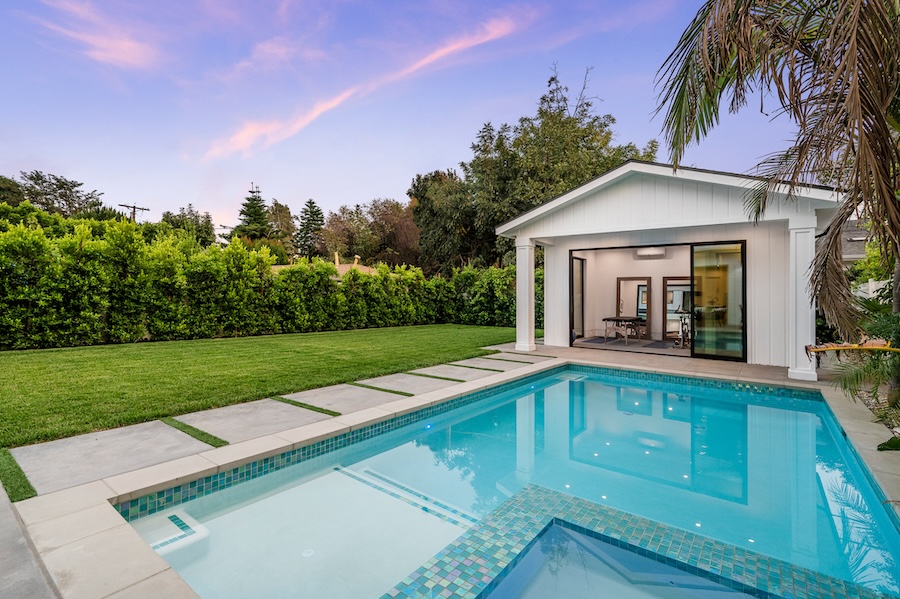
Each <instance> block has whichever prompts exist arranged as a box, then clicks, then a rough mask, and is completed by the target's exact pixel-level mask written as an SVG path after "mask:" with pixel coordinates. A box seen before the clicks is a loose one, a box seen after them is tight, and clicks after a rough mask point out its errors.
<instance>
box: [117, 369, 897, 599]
mask: <svg viewBox="0 0 900 599" xmlns="http://www.w3.org/2000/svg"><path fill="white" fill-rule="evenodd" d="M685 380H686V379H680V380H679V379H676V378H673V377H669V379H667V380H665V381H657V380H652V377H647V378H635V377H632V376H630V375H629V374H628V373H626V372H622V373H620V374H609V373H602V374H594V373H593V372H592V371H590V369H579V368H577V367H576V368H572V369H569V370H565V371H554V373H553V374H550V375H548V376H546V377H543V378H541V379H538V380H530V381H529V382H528V383H527V384H523V385H519V386H517V387H515V388H513V389H511V390H506V391H503V392H502V393H498V394H496V395H494V396H492V397H489V398H487V399H483V400H480V401H478V402H475V403H473V404H471V405H468V406H466V407H463V408H460V409H457V410H454V411H452V412H448V413H445V414H441V415H439V416H436V417H434V418H429V419H428V420H423V421H419V422H414V423H413V424H410V425H408V426H405V427H403V428H400V429H397V430H394V431H391V432H389V433H386V434H383V435H380V436H376V437H374V438H372V439H369V440H366V441H363V442H360V443H356V444H354V445H351V446H349V447H344V448H342V449H339V450H337V451H333V452H331V453H327V454H325V455H322V456H320V457H317V458H315V459H312V460H309V461H306V462H303V463H301V464H298V465H296V466H291V467H288V468H285V469H283V470H280V471H278V472H275V473H273V474H267V475H265V476H261V477H259V478H256V479H254V480H251V481H249V482H245V483H242V484H239V485H235V486H232V487H230V488H227V489H225V490H223V491H219V492H216V493H212V494H209V495H206V496H204V497H200V498H198V499H194V500H192V501H188V502H185V503H182V504H180V505H177V506H174V507H172V508H169V509H165V510H162V511H159V512H157V513H155V514H153V515H151V516H147V517H144V518H141V519H138V520H135V521H134V522H133V525H134V526H135V527H136V528H137V530H138V531H139V532H140V533H141V535H142V536H143V537H144V538H145V539H146V540H147V542H148V543H150V544H151V545H152V546H154V548H156V549H157V551H158V552H159V553H160V554H161V555H163V557H164V558H165V559H166V560H167V561H168V562H169V563H170V564H171V565H172V567H173V568H174V569H175V571H176V572H178V573H179V575H180V576H182V578H184V579H185V580H186V581H187V582H188V583H189V584H190V585H191V586H192V587H193V588H194V590H196V591H197V592H198V594H200V595H201V596H204V597H241V596H248V595H254V596H269V597H280V596H284V597H288V596H296V595H297V593H302V594H303V596H309V597H318V596H322V597H325V596H327V597H366V596H369V597H377V596H380V595H382V594H383V593H386V592H388V591H389V590H390V589H392V588H393V587H394V586H395V585H396V584H398V583H399V582H400V581H403V580H404V579H406V578H407V577H408V576H409V575H410V573H411V572H413V571H415V570H416V569H417V568H419V567H420V566H421V565H422V564H424V563H426V562H427V561H428V560H429V558H431V557H432V556H434V555H435V554H437V553H438V552H439V551H441V550H442V549H443V548H444V547H445V546H447V545H448V544H450V543H452V542H453V541H454V540H455V539H457V538H458V537H460V535H462V534H464V533H465V532H466V531H468V530H469V529H471V528H472V527H473V526H476V525H478V523H479V522H482V521H483V519H484V518H485V516H487V515H488V514H490V513H492V511H494V510H497V509H498V508H502V507H503V506H504V505H506V504H507V503H508V502H509V501H510V500H511V498H515V497H516V496H517V494H518V493H520V492H521V491H522V490H523V489H525V488H526V487H528V488H532V487H533V486H538V487H542V488H546V489H549V490H552V491H553V492H556V493H561V494H567V495H572V496H575V497H577V498H582V499H584V500H588V501H589V502H593V503H595V504H597V505H600V506H608V507H610V508H615V509H617V510H622V511H623V512H627V513H629V514H635V515H638V516H641V517H643V518H647V519H650V520H653V521H655V522H659V523H663V524H665V525H668V526H669V527H675V528H677V529H682V530H686V531H690V532H693V533H696V534H698V535H703V536H704V537H709V538H711V539H715V540H718V541H721V542H724V543H727V544H729V545H731V546H734V547H737V548H745V549H748V550H752V551H753V552H756V553H758V554H762V555H764V556H771V557H773V558H777V559H779V560H784V561H786V562H790V563H791V564H795V565H797V566H800V567H802V568H806V569H808V570H811V571H813V572H819V573H823V574H826V575H828V576H831V577H834V578H837V579H840V580H847V581H852V582H855V583H856V584H859V585H862V586H864V587H867V588H870V589H874V590H881V591H884V592H888V593H892V594H897V593H900V567H898V564H897V563H896V561H895V558H894V556H897V555H900V536H898V531H897V526H896V522H895V520H894V519H893V516H892V515H891V514H890V513H889V512H888V511H887V509H886V508H885V507H884V506H883V505H882V503H881V502H882V500H883V499H882V498H881V497H880V495H879V494H878V493H877V492H876V491H875V490H873V488H872V486H871V485H870V483H869V480H868V478H867V476H866V474H865V471H864V470H863V469H861V467H860V466H859V464H858V462H857V460H856V458H855V455H854V453H853V451H852V450H851V449H850V448H849V447H848V446H847V444H846V442H845V441H844V439H843V437H842V436H841V433H840V429H839V428H838V426H837V425H836V423H835V422H834V419H833V417H832V416H831V414H830V412H829V410H828V408H827V406H826V405H825V403H824V402H823V401H820V400H818V401H817V400H815V399H810V398H802V397H799V395H802V394H791V393H780V394H779V393H777V392H773V393H772V394H767V393H763V392H760V390H759V389H755V388H747V389H743V388H736V387H729V386H726V385H709V386H703V385H700V386H697V385H689V384H685V383H684V381H685ZM717 387H724V388H717ZM567 542H569V541H567ZM571 542H572V543H575V545H573V547H582V548H583V545H578V542H577V540H576V541H571ZM594 557H596V552H595V554H594ZM667 596H668V595H667Z"/></svg>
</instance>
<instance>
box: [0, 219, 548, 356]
mask: <svg viewBox="0 0 900 599" xmlns="http://www.w3.org/2000/svg"><path fill="white" fill-rule="evenodd" d="M52 226H53V227H54V228H52V229H50V230H45V229H44V228H43V227H42V226H41V224H40V223H39V222H37V221H36V220H35V219H25V220H23V221H22V222H19V223H16V224H12V223H10V222H6V223H5V224H4V226H3V227H0V229H2V230H0V349H25V348H46V347H65V346H76V345H94V344H99V343H127V342H134V341H141V340H174V339H196V338H209V337H230V336H244V335H262V334H273V333H297V332H308V331H326V330H340V329H356V328H369V327H389V326H401V325H417V324H432V323H445V322H447V323H460V324H475V325H488V326H513V325H514V324H515V311H516V308H515V279H516V274H515V267H507V268H487V269H474V268H464V269H462V270H458V271H456V272H454V274H453V277H452V278H450V279H446V278H441V277H435V278H433V279H426V278H425V276H424V275H423V274H422V271H421V270H420V269H418V268H409V267H405V266H400V267H395V268H393V269H390V268H388V267H387V266H385V265H381V266H379V267H378V268H377V269H376V270H375V271H374V272H373V273H372V274H363V273H361V272H360V271H358V270H355V269H352V270H350V271H348V272H347V273H346V274H345V275H344V276H343V278H342V279H338V276H337V270H336V269H335V267H334V265H333V264H331V263H328V262H323V261H322V260H319V259H314V260H312V261H307V260H305V259H302V260H301V261H300V262H299V263H297V264H295V265H294V266H292V267H290V268H286V269H283V270H280V271H278V272H277V273H274V272H273V270H272V264H273V262H274V258H273V256H272V255H271V254H270V252H269V250H268V248H266V247H262V248H260V249H259V250H255V249H252V248H248V247H247V246H245V245H244V244H243V243H241V242H239V241H236V240H235V241H233V242H232V243H231V244H229V245H227V246H225V247H219V246H212V247H209V248H206V249H202V248H200V247H199V246H198V245H197V244H196V243H194V242H193V241H191V240H189V239H186V238H184V237H183V236H179V235H176V234H172V235H158V236H155V237H153V238H152V239H151V240H150V241H149V242H148V241H147V240H146V239H145V236H144V235H143V234H142V231H141V228H140V227H138V226H137V225H134V224H132V223H129V222H116V221H108V222H106V223H104V224H103V226H97V225H96V223H86V222H80V223H75V224H74V225H73V226H72V229H71V231H64V230H61V227H60V225H59V223H58V222H55V221H54V222H53V223H52ZM535 283H536V291H537V294H536V295H537V300H538V309H537V310H536V313H537V315H538V319H539V322H538V323H537V326H538V327H539V328H540V327H541V326H542V323H541V322H540V318H541V317H542V315H543V310H542V309H540V306H541V305H542V301H543V272H542V271H541V270H540V269H538V271H537V273H536V281H535Z"/></svg>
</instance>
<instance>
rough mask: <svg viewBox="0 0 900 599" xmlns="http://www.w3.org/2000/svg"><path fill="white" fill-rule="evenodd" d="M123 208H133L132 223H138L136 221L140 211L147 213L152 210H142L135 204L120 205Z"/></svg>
mask: <svg viewBox="0 0 900 599" xmlns="http://www.w3.org/2000/svg"><path fill="white" fill-rule="evenodd" d="M119 206H121V207H122V208H131V222H137V221H136V220H135V216H136V214H137V211H138V210H141V211H146V210H150V209H149V208H141V207H140V206H135V205H134V204H119Z"/></svg>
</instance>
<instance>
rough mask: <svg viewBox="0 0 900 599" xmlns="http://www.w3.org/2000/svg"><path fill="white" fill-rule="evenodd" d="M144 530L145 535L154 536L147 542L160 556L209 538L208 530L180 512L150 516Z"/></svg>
mask: <svg viewBox="0 0 900 599" xmlns="http://www.w3.org/2000/svg"><path fill="white" fill-rule="evenodd" d="M144 528H145V530H147V534H153V535H154V536H153V538H154V539H155V540H153V541H149V544H150V548H151V549H153V550H154V551H156V552H157V553H158V554H160V555H166V554H167V553H171V552H172V551H178V550H179V549H182V548H184V547H188V546H190V545H193V544H194V543H197V542H199V541H202V540H203V539H206V538H207V537H209V529H207V528H206V527H205V526H203V525H202V524H200V523H199V522H197V521H196V520H194V519H193V518H191V517H190V516H188V515H187V513H185V512H183V511H181V510H179V511H177V512H174V513H171V514H169V515H167V516H164V517H163V516H159V517H152V516H151V517H150V519H148V523H147V524H145V525H144ZM150 531H152V532H150ZM145 538H146V537H145Z"/></svg>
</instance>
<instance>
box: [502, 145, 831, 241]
mask: <svg viewBox="0 0 900 599" xmlns="http://www.w3.org/2000/svg"><path fill="white" fill-rule="evenodd" d="M637 174H644V175H651V176H658V177H669V178H673V179H680V180H685V181H694V182H698V183H707V184H714V185H722V186H726V187H733V188H739V189H743V190H749V189H750V188H751V187H753V186H754V185H756V184H758V183H759V182H760V181H764V179H763V178H762V177H754V176H751V175H740V174H737V173H728V172H724V171H715V170H708V169H699V168H694V167H684V166H682V167H679V168H678V170H677V171H676V170H674V168H673V166H672V165H671V164H663V163H659V162H646V161H643V160H629V161H627V162H625V163H623V164H621V165H619V166H617V167H615V168H613V169H610V170H608V171H606V172H605V173H603V174H602V175H599V176H598V177H596V178H594V179H591V180H590V181H588V182H587V183H584V184H582V185H579V186H578V187H576V188H575V189H572V190H570V191H568V192H566V193H564V194H562V195H560V196H557V197H556V198H553V199H551V200H548V201H547V202H544V203H543V204H541V205H540V206H536V207H535V208H532V209H531V210H529V211H527V212H524V213H522V214H520V215H519V216H517V217H516V218H514V219H512V220H510V221H507V222H505V223H503V224H501V225H500V226H498V227H497V229H496V232H497V234H498V235H501V236H502V235H504V234H508V233H510V232H512V231H514V230H515V229H518V228H520V227H523V226H525V225H528V224H531V223H533V222H535V221H537V220H540V219H542V218H543V217H545V216H547V215H549V214H551V213H553V212H556V211H558V210H560V209H561V208H563V207H565V206H568V205H570V204H573V203H575V202H578V201H580V200H581V199H583V198H585V197H586V196H588V195H591V194H594V193H596V192H598V191H600V190H602V189H604V188H607V187H609V186H611V185H613V184H615V183H618V182H621V181H622V180H624V179H626V178H628V177H631V176H634V175H637ZM787 191H788V185H787V183H785V184H783V185H780V186H779V187H778V188H776V192H779V193H783V194H785V195H787ZM793 195H794V196H795V197H803V198H807V199H811V200H818V201H820V202H826V203H829V204H833V203H836V202H837V200H838V192H837V190H836V189H835V188H833V187H829V186H827V185H797V186H796V187H795V188H794V191H793Z"/></svg>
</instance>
